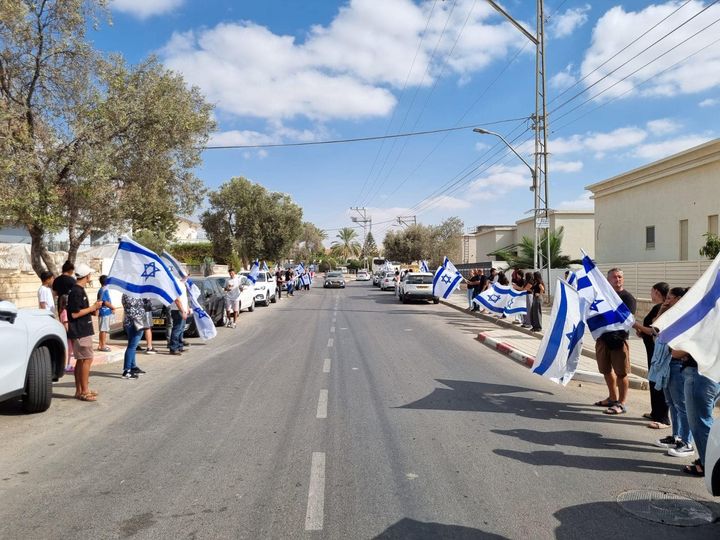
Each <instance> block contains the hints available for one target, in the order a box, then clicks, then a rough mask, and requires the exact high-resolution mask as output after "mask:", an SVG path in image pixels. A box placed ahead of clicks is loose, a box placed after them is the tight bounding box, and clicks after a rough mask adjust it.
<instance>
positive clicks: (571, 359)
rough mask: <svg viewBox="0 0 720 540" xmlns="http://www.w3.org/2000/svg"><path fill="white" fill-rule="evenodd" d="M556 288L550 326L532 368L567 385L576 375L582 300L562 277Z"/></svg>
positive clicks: (580, 342) (580, 349)
mask: <svg viewBox="0 0 720 540" xmlns="http://www.w3.org/2000/svg"><path fill="white" fill-rule="evenodd" d="M555 291H556V292H555V302H553V307H552V312H551V313H550V319H551V322H550V329H549V331H548V332H546V333H545V335H544V336H543V338H542V341H541V342H540V348H539V349H538V352H537V355H536V356H535V362H533V366H532V372H533V373H537V374H538V375H542V376H543V377H547V378H548V379H550V380H551V381H553V382H556V383H558V384H562V385H563V386H566V385H567V383H569V382H570V379H572V377H573V375H575V370H576V369H577V366H578V362H579V361H580V353H581V352H582V337H583V334H584V333H585V323H584V322H583V314H584V311H585V305H584V304H585V300H583V299H582V297H581V296H580V295H579V294H578V291H577V290H576V289H575V288H574V287H572V286H571V285H569V284H568V283H566V282H564V281H563V280H561V279H558V280H557V286H556V287H555Z"/></svg>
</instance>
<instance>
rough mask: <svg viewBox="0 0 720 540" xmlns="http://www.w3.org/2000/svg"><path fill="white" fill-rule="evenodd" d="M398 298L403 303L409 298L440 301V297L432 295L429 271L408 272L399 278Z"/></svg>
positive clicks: (431, 281)
mask: <svg viewBox="0 0 720 540" xmlns="http://www.w3.org/2000/svg"><path fill="white" fill-rule="evenodd" d="M398 299H399V300H400V301H401V302H402V303H403V304H405V303H407V302H408V301H410V300H432V301H433V303H435V304H438V303H440V298H438V297H437V296H434V295H433V274H431V273H430V272H408V273H407V274H405V275H404V276H403V278H402V279H401V280H400V285H399V286H398Z"/></svg>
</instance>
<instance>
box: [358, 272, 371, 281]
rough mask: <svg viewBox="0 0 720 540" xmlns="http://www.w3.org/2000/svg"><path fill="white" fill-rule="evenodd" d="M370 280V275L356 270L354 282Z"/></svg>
mask: <svg viewBox="0 0 720 540" xmlns="http://www.w3.org/2000/svg"><path fill="white" fill-rule="evenodd" d="M371 279H372V278H371V277H370V274H368V273H367V271H365V270H358V273H357V274H356V275H355V281H370V280H371Z"/></svg>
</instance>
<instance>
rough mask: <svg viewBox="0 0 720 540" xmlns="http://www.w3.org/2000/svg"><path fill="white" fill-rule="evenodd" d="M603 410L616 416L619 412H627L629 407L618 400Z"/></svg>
mask: <svg viewBox="0 0 720 540" xmlns="http://www.w3.org/2000/svg"><path fill="white" fill-rule="evenodd" d="M603 412H604V413H605V414H610V415H613V416H614V415H618V414H625V413H626V412H627V409H626V408H625V405H623V404H622V403H620V402H619V401H616V402H615V403H613V404H612V405H611V406H610V407H608V408H607V409H605V410H604V411H603Z"/></svg>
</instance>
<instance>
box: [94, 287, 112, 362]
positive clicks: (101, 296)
mask: <svg viewBox="0 0 720 540" xmlns="http://www.w3.org/2000/svg"><path fill="white" fill-rule="evenodd" d="M106 283H107V276H106V275H102V276H100V289H98V292H97V300H98V301H99V302H102V307H101V308H100V311H99V315H100V318H99V320H98V330H99V338H100V339H99V341H100V343H99V345H98V351H101V352H110V347H108V346H107V338H108V335H109V334H110V325H111V324H112V322H113V321H112V319H113V316H114V314H115V306H113V305H112V302H111V301H110V291H108V288H107V287H106V286H105V285H106Z"/></svg>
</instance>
